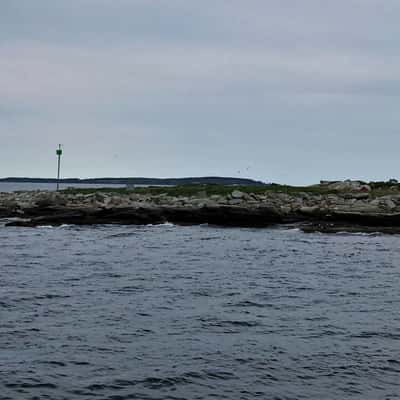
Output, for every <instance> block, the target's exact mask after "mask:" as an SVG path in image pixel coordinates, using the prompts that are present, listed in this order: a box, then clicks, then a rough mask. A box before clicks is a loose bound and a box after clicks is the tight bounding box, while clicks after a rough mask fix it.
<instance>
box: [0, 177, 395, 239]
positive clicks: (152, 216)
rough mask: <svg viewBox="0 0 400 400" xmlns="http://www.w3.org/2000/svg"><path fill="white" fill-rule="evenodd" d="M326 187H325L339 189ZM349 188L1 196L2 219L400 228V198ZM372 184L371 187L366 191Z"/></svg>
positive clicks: (57, 222)
mask: <svg viewBox="0 0 400 400" xmlns="http://www.w3.org/2000/svg"><path fill="white" fill-rule="evenodd" d="M338 184H339V183H337V182H335V183H323V184H322V185H321V187H326V186H330V185H335V187H339V186H338ZM343 184H344V186H343V187H345V188H346V189H343V188H342V187H341V189H340V190H336V189H335V190H327V191H320V192H318V190H316V191H309V192H301V191H295V192H291V191H287V192H283V191H272V190H267V189H266V190H265V191H258V192H257V193H249V192H245V191H241V190H237V189H234V188H233V189H232V191H231V192H229V193H228V194H226V195H224V194H213V195H208V194H207V193H205V192H201V191H200V192H199V193H198V194H196V195H185V196H171V195H168V194H167V193H161V194H156V195H151V194H148V193H147V194H140V193H136V192H134V191H129V190H127V191H122V192H121V193H115V192H110V193H107V192H93V193H88V194H82V193H70V192H68V191H67V192H45V191H33V192H15V193H0V218H9V217H20V218H21V219H20V220H16V221H12V222H11V223H10V225H14V226H38V225H60V224H80V225H82V224H157V223H164V222H167V221H168V222H173V223H177V224H203V223H208V224H214V225H223V226H244V227H263V226H269V225H272V224H285V223H297V224H299V225H300V226H301V227H302V228H303V229H304V230H305V231H315V230H320V231H324V232H328V231H332V232H333V231H337V230H345V229H343V228H344V227H345V228H346V227H347V229H349V227H353V228H354V229H355V228H356V229H361V230H364V231H369V230H370V229H375V230H379V231H389V230H390V229H392V231H393V232H394V231H396V232H397V230H398V227H400V194H399V193H398V192H396V191H393V192H390V194H387V193H385V194H382V195H378V194H379V193H378V194H377V193H374V192H373V191H372V192H371V190H370V189H371V188H370V187H369V185H365V184H363V183H361V182H358V183H354V182H353V181H350V182H344V183H343ZM366 186H368V187H366Z"/></svg>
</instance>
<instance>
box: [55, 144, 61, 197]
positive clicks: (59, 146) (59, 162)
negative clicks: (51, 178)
mask: <svg viewBox="0 0 400 400" xmlns="http://www.w3.org/2000/svg"><path fill="white" fill-rule="evenodd" d="M56 154H57V157H58V168H57V191H58V190H59V189H60V167H61V155H62V148H61V144H59V145H58V149H57V150H56Z"/></svg>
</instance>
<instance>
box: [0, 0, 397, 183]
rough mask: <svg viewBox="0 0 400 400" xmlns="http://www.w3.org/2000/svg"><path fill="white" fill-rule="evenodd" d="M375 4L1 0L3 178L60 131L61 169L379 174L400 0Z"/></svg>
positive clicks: (385, 150) (43, 166)
mask: <svg viewBox="0 0 400 400" xmlns="http://www.w3.org/2000/svg"><path fill="white" fill-rule="evenodd" d="M382 3H383V2H381V1H377V0H376V1H375V0H347V1H344V0H343V1H342V0H341V1H336V2H326V1H325V0H324V1H322V0H319V1H317V0H309V1H289V0H286V1H285V0H281V1H265V0H263V1H261V0H254V1H249V2H243V1H239V0H232V1H223V0H220V1H218V0H217V1H203V2H189V1H183V0H168V1H167V0H159V1H148V0H114V1H111V0H110V1H106V0H75V1H66V0H60V1H57V2H55V1H50V0H38V1H34V2H33V1H30V0H19V1H14V0H4V1H3V2H2V3H1V5H0V60H1V61H0V116H1V120H0V135H1V139H2V143H3V146H2V148H3V149H4V150H3V153H4V154H3V153H2V157H1V161H0V171H1V175H3V176H5V175H18V174H20V175H29V174H33V175H36V176H39V175H49V173H48V171H50V170H51V167H52V163H53V161H54V160H53V158H54V157H53V151H52V150H53V147H54V144H55V143H58V142H59V141H61V142H63V143H64V144H65V145H66V161H65V163H66V164H65V168H66V174H68V175H69V176H72V175H77V176H104V175H153V176H156V175H157V176H168V175H169V176H183V175H196V174H201V175H204V174H226V175H234V174H237V173H238V171H241V174H247V175H250V176H254V177H256V178H259V179H263V180H275V181H287V182H292V183H310V182H313V181H316V180H318V179H319V178H345V177H348V176H350V177H359V178H385V177H390V176H391V174H392V173H393V171H394V170H395V168H394V166H395V164H396V160H397V154H396V151H395V150H394V149H395V148H396V147H398V144H400V143H399V142H400V140H399V139H398V135H397V133H398V131H397V127H398V126H399V122H400V121H399V120H400V118H399V117H398V112H397V109H396V101H395V100H396V97H397V96H399V94H400V92H399V91H400V85H399V82H400V68H399V67H400V56H399V55H398V51H397V44H398V38H399V35H400V28H399V25H398V19H399V17H400V3H398V2H397V1H394V0H387V1H385V2H384V4H382ZM21 143H23V144H25V146H26V148H29V151H28V150H27V149H26V148H24V149H22V150H21V148H20V147H21ZM47 151H48V152H49V155H48V158H47V156H45V157H43V156H42V155H43V154H46V152H47ZM88 152H90V156H89V160H90V162H88V156H87V154H88ZM13 154H22V155H23V157H21V158H20V159H18V162H16V159H15V157H14V158H13ZM67 155H68V157H67ZM38 157H40V159H41V160H42V163H38V162H37V159H38Z"/></svg>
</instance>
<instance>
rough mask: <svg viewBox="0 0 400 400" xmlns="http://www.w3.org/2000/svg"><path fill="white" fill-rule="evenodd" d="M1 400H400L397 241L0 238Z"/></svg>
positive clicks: (114, 233)
mask: <svg viewBox="0 0 400 400" xmlns="http://www.w3.org/2000/svg"><path fill="white" fill-rule="evenodd" d="M0 272H1V280H0V399H2V400H4V399H52V400H53V399H55V400H58V399H109V400H122V399H318V400H321V399H323V400H326V399H341V400H343V399H364V400H365V399H371V400H372V399H373V400H376V399H399V398H400V237H399V236H379V235H375V236H374V235H371V236H366V235H346V234H343V235H331V236H329V235H319V234H303V233H301V232H299V231H297V230H287V229H257V230H252V229H223V228H213V227H208V226H197V227H175V226H169V225H162V226H146V227H131V226H95V227H72V226H65V227H60V228H48V227H42V228H37V229H25V228H4V227H1V226H0Z"/></svg>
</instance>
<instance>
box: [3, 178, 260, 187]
mask: <svg viewBox="0 0 400 400" xmlns="http://www.w3.org/2000/svg"><path fill="white" fill-rule="evenodd" d="M0 182H13V183H21V182H22V183H56V182H57V179H54V178H16V177H10V178H0ZM60 182H61V183H70V184H79V183H84V184H91V183H92V184H97V185H161V186H167V185H194V184H202V185H213V184H215V185H265V183H264V182H261V181H255V180H253V179H246V178H230V177H220V176H205V177H199V178H89V179H79V178H66V179H61V180H60Z"/></svg>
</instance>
